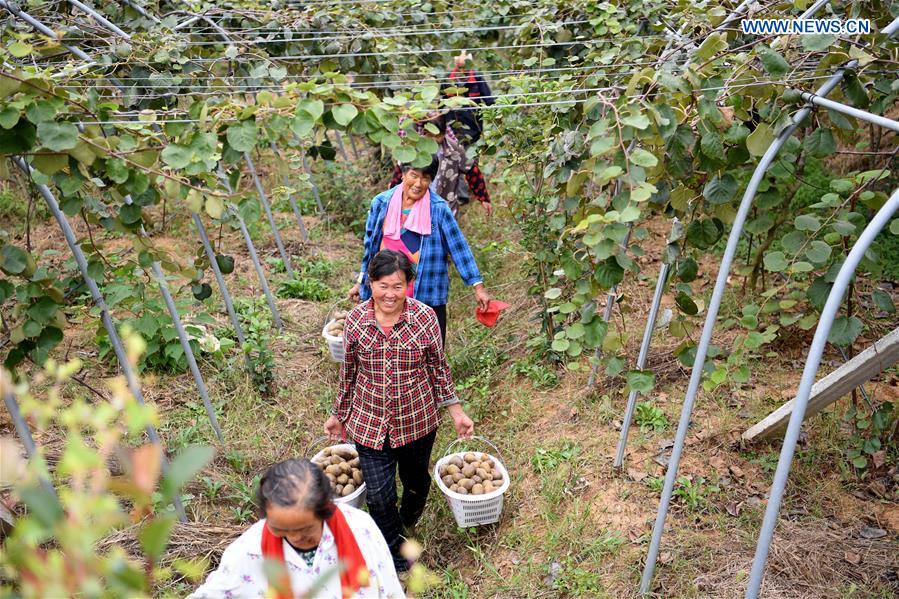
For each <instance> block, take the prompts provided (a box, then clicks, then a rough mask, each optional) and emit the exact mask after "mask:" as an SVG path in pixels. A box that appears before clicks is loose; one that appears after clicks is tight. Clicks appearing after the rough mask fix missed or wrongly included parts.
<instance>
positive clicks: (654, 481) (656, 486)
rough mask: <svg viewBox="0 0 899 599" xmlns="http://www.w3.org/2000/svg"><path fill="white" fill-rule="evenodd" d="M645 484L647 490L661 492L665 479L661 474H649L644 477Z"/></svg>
mask: <svg viewBox="0 0 899 599" xmlns="http://www.w3.org/2000/svg"><path fill="white" fill-rule="evenodd" d="M646 486H647V487H649V490H650V491H652V492H653V493H659V494H661V493H662V489H663V488H664V486H665V479H664V478H662V477H661V476H650V477H649V478H647V479H646Z"/></svg>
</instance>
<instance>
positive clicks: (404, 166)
mask: <svg viewBox="0 0 899 599" xmlns="http://www.w3.org/2000/svg"><path fill="white" fill-rule="evenodd" d="M439 166H440V159H439V158H437V154H433V155H432V156H431V164H429V165H428V166H425V167H421V166H412V163H411V162H405V163H401V164H400V169H401V170H402V171H403V173H405V172H406V171H421V174H423V175H428V176H429V177H430V178H431V181H433V180H434V177H436V176H437V168H438V167H439Z"/></svg>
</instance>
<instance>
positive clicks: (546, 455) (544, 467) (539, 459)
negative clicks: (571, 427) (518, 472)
mask: <svg viewBox="0 0 899 599" xmlns="http://www.w3.org/2000/svg"><path fill="white" fill-rule="evenodd" d="M579 452H580V448H579V447H578V446H577V444H576V443H575V442H574V441H572V440H571V439H564V440H563V441H562V444H561V446H560V447H558V448H555V449H543V448H542V447H541V448H537V454H536V455H535V456H534V457H533V458H531V464H533V465H534V468H536V469H537V471H538V472H539V473H540V474H545V473H547V472H551V471H554V470H556V469H558V467H559V465H561V464H562V462H567V461H569V460H571V459H572V458H573V457H574V456H576V455H577V454H578V453H579Z"/></svg>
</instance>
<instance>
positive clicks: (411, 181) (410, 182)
mask: <svg viewBox="0 0 899 599" xmlns="http://www.w3.org/2000/svg"><path fill="white" fill-rule="evenodd" d="M430 184H431V175H427V174H425V173H423V172H421V171H420V170H419V169H415V168H410V169H409V170H407V171H406V172H405V173H403V191H404V192H405V193H404V195H405V196H406V197H407V198H409V199H410V200H412V201H413V202H417V201H418V200H420V199H422V198H423V197H424V196H425V193H426V192H427V191H428V185H430Z"/></svg>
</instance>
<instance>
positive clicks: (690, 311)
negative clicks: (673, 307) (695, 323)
mask: <svg viewBox="0 0 899 599" xmlns="http://www.w3.org/2000/svg"><path fill="white" fill-rule="evenodd" d="M674 301H675V302H676V303H677V306H678V308H680V309H681V311H682V312H683V313H684V314H687V315H688V316H696V315H697V314H699V306H697V305H696V302H694V301H693V299H692V298H691V297H690V296H689V295H687V294H686V293H684V292H683V291H681V292H680V293H678V294H677V296H676V297H675V298H674Z"/></svg>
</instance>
